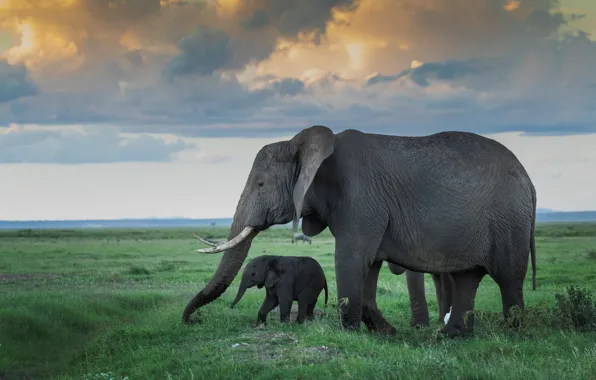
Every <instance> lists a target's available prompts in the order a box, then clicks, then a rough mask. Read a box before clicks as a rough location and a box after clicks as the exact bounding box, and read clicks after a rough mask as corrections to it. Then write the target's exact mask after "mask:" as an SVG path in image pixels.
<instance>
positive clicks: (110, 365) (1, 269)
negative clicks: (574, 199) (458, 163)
mask: <svg viewBox="0 0 596 380" xmlns="http://www.w3.org/2000/svg"><path fill="white" fill-rule="evenodd" d="M192 232H197V233H202V234H203V235H204V236H206V237H208V238H212V239H221V238H224V237H225V236H226V235H227V231H226V230H225V229H221V228H218V229H213V228H204V229H202V230H201V229H195V230H189V229H160V230H151V229H147V230H124V229H118V230H103V229H98V230H60V231H52V230H45V231H44V230H39V231H38V230H22V231H0V379H25V378H26V379H45V378H49V379H110V378H114V379H121V378H124V377H128V379H130V380H132V379H153V378H155V379H170V378H171V379H203V378H206V379H220V378H221V379H236V378H238V379H247V378H259V379H279V378H339V377H345V378H353V379H364V378H366V379H372V378H374V379H382V378H392V379H398V378H403V379H406V378H407V379H428V378H449V379H502V378H506V379H524V380H529V379H545V378H557V379H580V378H581V379H596V331H595V329H594V327H595V326H589V325H586V323H588V324H589V323H591V322H590V321H595V320H596V313H594V311H595V310H596V308H594V307H593V306H594V301H593V300H591V301H590V300H589V299H587V300H583V301H582V300H581V297H582V296H583V295H585V294H587V293H586V292H583V293H582V292H581V291H580V292H579V293H574V292H575V290H573V289H572V290H568V286H570V285H577V286H579V287H580V288H585V289H586V290H588V292H590V291H591V292H594V291H595V290H596V225H595V224H540V225H538V227H537V232H536V235H537V251H538V252H537V256H538V257H537V261H538V274H537V282H538V289H537V290H536V291H532V290H531V271H530V270H528V276H527V280H526V284H525V289H526V292H525V299H526V307H527V309H526V312H525V313H524V316H525V326H524V327H523V328H522V329H521V330H517V331H516V330H511V329H507V328H505V327H502V326H501V324H500V323H499V322H500V320H501V298H500V294H499V291H498V288H497V286H496V284H495V283H494V281H493V280H492V279H491V278H490V277H488V276H487V277H485V279H484V280H483V281H482V283H481V285H480V288H479V290H478V294H477V299H476V310H477V315H478V317H477V322H476V333H475V335H474V336H473V337H470V338H465V339H453V340H452V339H440V338H437V335H436V330H437V329H439V328H440V327H441V325H440V324H439V322H438V321H437V305H436V298H435V295H434V286H433V284H432V280H431V278H430V275H427V276H426V284H427V289H426V292H427V293H426V296H427V301H428V303H429V308H430V313H431V318H432V326H431V327H430V328H425V329H414V328H412V327H410V326H409V322H410V310H409V300H408V296H407V290H406V283H405V276H403V275H402V276H395V275H393V274H391V272H390V271H389V270H388V269H387V267H386V266H385V267H384V268H383V269H382V271H381V276H380V279H379V288H378V303H379V307H380V309H381V310H382V311H383V314H384V315H385V317H386V318H387V319H388V320H389V321H390V322H392V323H393V324H394V325H395V326H396V328H397V329H398V336H397V337H395V338H383V337H379V336H374V335H371V334H369V333H368V332H366V329H365V328H364V327H363V328H362V331H360V332H356V333H350V332H345V331H342V330H341V329H340V327H339V317H338V313H337V310H336V307H335V305H336V300H335V297H336V286H335V271H334V254H333V252H334V241H333V239H332V237H331V235H330V234H329V232H328V231H325V232H324V233H323V234H321V235H320V236H317V237H315V238H313V243H312V245H308V244H303V243H302V242H298V243H297V244H291V243H290V238H291V230H288V229H284V228H272V229H270V230H268V231H266V232H264V233H262V234H260V235H259V236H258V237H257V238H256V239H255V240H254V242H253V246H252V249H251V251H250V253H249V258H251V257H255V256H258V255H261V254H263V250H264V249H266V250H267V251H268V252H269V253H272V254H283V255H309V256H313V257H315V258H316V259H317V260H318V261H319V262H320V263H321V265H322V266H323V268H324V269H325V273H326V275H327V279H328V282H329V285H330V289H329V291H330V306H328V307H327V308H324V306H323V298H324V297H323V296H320V297H319V303H318V309H320V310H324V315H323V317H322V319H320V320H316V321H315V322H310V323H306V324H304V325H301V326H296V325H281V324H280V323H279V321H278V314H276V312H273V313H272V314H270V316H269V324H268V325H267V327H266V328H265V329H255V328H253V327H252V325H253V322H254V321H255V319H256V315H257V310H258V308H259V306H260V304H261V302H262V299H263V296H264V294H263V290H262V289H261V290H259V289H256V288H255V289H250V290H248V291H247V293H246V295H245V296H244V298H243V299H242V301H241V302H240V303H239V304H238V306H237V307H236V308H235V309H230V308H229V306H230V304H231V302H232V300H233V298H234V296H235V293H236V291H237V289H238V283H239V276H237V278H236V279H235V280H234V283H233V284H232V286H231V287H230V288H229V289H228V291H227V292H226V293H224V295H223V296H222V297H220V298H219V299H218V300H216V301H215V302H213V303H211V304H209V305H207V306H205V307H204V308H202V309H201V310H200V311H199V318H200V321H201V323H199V324H197V325H193V326H191V327H188V326H183V325H181V323H180V319H181V313H182V310H183V309H184V307H185V306H186V303H187V302H188V301H189V299H190V298H191V297H192V296H194V295H195V294H196V292H198V291H199V290H201V289H202V288H203V286H204V284H205V283H206V281H208V280H209V278H210V277H211V275H212V274H213V273H214V271H215V268H216V267H217V264H218V263H219V260H220V258H221V256H220V255H201V254H198V253H194V252H193V249H195V248H198V247H202V246H203V245H202V244H201V243H199V242H198V241H197V240H195V239H194V238H193V237H192ZM556 294H567V295H568V296H569V297H571V300H569V299H561V300H559V301H558V300H557V297H556V296H555V295H556ZM578 294H579V296H578ZM574 297H575V298H574ZM559 298H560V297H559ZM578 305H579V306H578ZM582 305H583V306H582ZM590 305H592V306H590ZM591 307H592V308H591ZM590 313H592V314H590ZM591 315H592V316H594V318H593V319H590V318H589V317H590V316H591ZM574 321H575V322H576V324H577V323H579V324H580V325H581V324H583V328H582V326H580V325H578V326H574V324H573V322H574ZM577 321H580V322H577ZM581 321H583V322H581ZM586 321H587V322H586Z"/></svg>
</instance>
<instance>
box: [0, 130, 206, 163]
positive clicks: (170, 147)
mask: <svg viewBox="0 0 596 380" xmlns="http://www.w3.org/2000/svg"><path fill="white" fill-rule="evenodd" d="M195 148H196V147H195V146H194V145H192V144H189V143H186V142H184V141H182V140H180V139H176V140H174V141H173V142H165V141H164V140H162V139H160V138H155V137H152V136H149V135H138V136H135V137H125V136H122V135H121V134H119V133H117V132H116V131H114V130H111V129H106V128H102V129H97V130H94V131H93V130H76V129H71V128H68V129H62V128H60V129H48V128H46V129H29V128H23V127H21V128H19V127H13V128H10V129H9V130H7V131H5V132H4V133H3V134H0V164H13V163H59V164H85V163H114V162H162V161H170V160H172V159H173V158H174V155H175V154H177V153H179V152H182V151H185V150H193V149H195Z"/></svg>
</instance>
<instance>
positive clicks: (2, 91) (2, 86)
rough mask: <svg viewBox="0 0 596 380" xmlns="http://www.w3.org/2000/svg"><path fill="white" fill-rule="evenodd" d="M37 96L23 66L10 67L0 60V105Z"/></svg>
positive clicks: (35, 87) (34, 86) (35, 88)
mask: <svg viewBox="0 0 596 380" xmlns="http://www.w3.org/2000/svg"><path fill="white" fill-rule="evenodd" d="M35 94H37V86H36V85H35V84H34V83H33V82H32V81H31V79H30V78H29V73H28V71H27V68H26V67H25V66H24V65H11V64H9V63H8V62H6V61H4V60H0V103H4V102H10V101H13V100H16V99H20V98H24V97H26V96H33V95H35Z"/></svg>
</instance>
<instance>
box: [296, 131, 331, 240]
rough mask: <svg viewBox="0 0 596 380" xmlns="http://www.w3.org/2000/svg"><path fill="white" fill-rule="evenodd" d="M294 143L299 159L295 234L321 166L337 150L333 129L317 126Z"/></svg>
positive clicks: (302, 133)
mask: <svg viewBox="0 0 596 380" xmlns="http://www.w3.org/2000/svg"><path fill="white" fill-rule="evenodd" d="M292 143H294V144H296V145H295V146H296V151H297V157H298V170H299V174H298V179H297V181H296V183H295V185H294V194H293V200H294V209H295V213H294V222H293V224H292V227H293V229H294V233H296V232H297V231H298V220H299V219H300V217H301V216H302V215H301V214H302V206H303V205H304V196H305V195H306V191H307V190H308V188H309V187H310V184H311V183H312V181H313V179H314V178H315V175H316V174H317V171H318V170H319V166H321V164H322V163H323V161H325V159H327V157H329V156H331V154H333V151H334V150H335V145H334V137H333V132H332V131H331V129H329V128H327V127H325V126H322V125H315V126H313V127H310V128H308V129H305V130H303V131H302V132H300V133H298V134H297V135H296V136H295V137H294V138H293V139H292Z"/></svg>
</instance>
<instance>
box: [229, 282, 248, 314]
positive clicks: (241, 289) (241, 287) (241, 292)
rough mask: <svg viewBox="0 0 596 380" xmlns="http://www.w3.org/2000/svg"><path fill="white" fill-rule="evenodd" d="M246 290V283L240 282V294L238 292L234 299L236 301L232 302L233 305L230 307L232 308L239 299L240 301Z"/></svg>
mask: <svg viewBox="0 0 596 380" xmlns="http://www.w3.org/2000/svg"><path fill="white" fill-rule="evenodd" d="M245 292H246V285H244V284H240V287H239V288H238V294H236V298H235V299H234V302H232V306H231V307H230V308H231V309H233V308H234V306H236V304H237V303H238V301H240V299H241V298H242V296H244V293H245Z"/></svg>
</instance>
